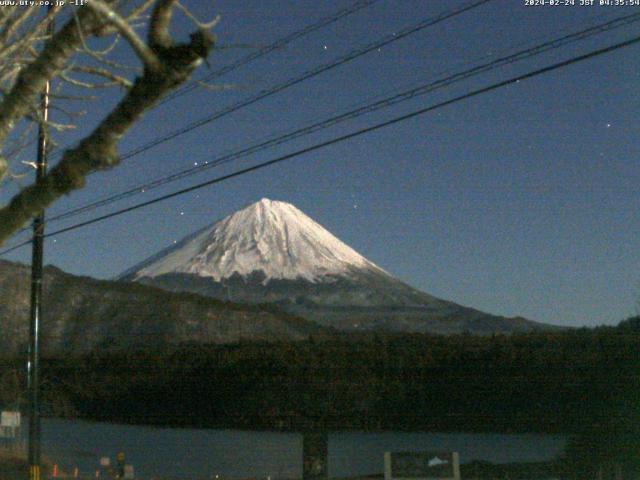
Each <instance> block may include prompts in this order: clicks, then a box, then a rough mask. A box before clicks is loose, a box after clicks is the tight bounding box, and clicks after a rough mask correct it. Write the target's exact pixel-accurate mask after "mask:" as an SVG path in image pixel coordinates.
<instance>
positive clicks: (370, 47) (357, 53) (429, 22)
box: [7, 0, 493, 253]
mask: <svg viewBox="0 0 640 480" xmlns="http://www.w3.org/2000/svg"><path fill="white" fill-rule="evenodd" d="M491 1H493V0H476V1H475V2H472V3H469V4H466V5H465V6H462V7H459V8H456V9H452V10H448V11H446V12H443V13H440V14H439V15H436V16H434V17H428V18H426V19H423V20H422V21H420V22H418V23H417V24H414V25H412V26H409V27H407V28H405V29H403V30H401V31H399V32H396V33H391V34H389V35H386V36H384V37H382V38H381V39H378V40H376V41H374V42H371V43H368V44H366V45H364V46H362V47H360V48H358V49H355V50H352V51H351V52H349V53H347V54H346V55H343V56H341V57H339V58H337V59H335V60H333V61H332V62H329V63H326V64H322V65H320V66H317V67H315V68H313V69H311V70H309V71H307V72H305V73H303V74H302V75H300V76H297V77H293V78H290V79H289V80H286V81H285V82H283V83H281V84H278V85H275V86H272V87H270V88H268V89H264V90H261V91H260V92H258V93H257V94H256V95H254V96H252V97H248V98H246V99H244V100H241V101H240V102H237V103H234V104H232V105H230V106H228V107H226V108H224V109H222V110H219V111H217V112H215V113H213V114H211V115H208V116H207V117H204V118H202V119H200V120H197V121H195V122H192V123H191V124H189V125H187V126H186V127H182V128H180V129H178V130H174V131H173V132H171V133H170V134H167V135H164V136H162V137H159V138H157V139H155V140H152V141H151V142H148V143H146V144H144V145H142V146H139V147H137V148H135V149H133V150H130V151H129V152H127V153H125V154H123V155H122V156H121V157H120V160H127V159H129V158H132V157H134V156H136V155H139V154H140V153H143V152H145V151H147V150H150V149H151V148H153V147H156V146H158V145H160V144H162V143H165V142H168V141H170V140H173V139H174V138H176V137H179V136H181V135H184V134H186V133H188V132H190V131H192V130H195V129H196V128H199V127H201V126H204V125H206V124H208V123H211V122H213V121H215V120H217V119H219V118H221V117H223V116H225V115H228V114H230V113H232V112H235V111H237V110H239V109H241V108H244V107H246V106H249V105H251V104H253V103H256V102H258V101H260V100H262V99H264V98H267V97H270V96H271V95H274V94H276V93H279V92H281V91H283V90H285V89H287V88H289V87H292V86H294V85H297V84H299V83H301V82H304V81H306V80H308V79H310V78H313V77H315V76H317V75H320V74H321V73H324V72H326V71H329V70H331V69H333V68H336V67H338V66H341V65H343V64H346V63H348V62H350V61H352V60H354V59H356V58H359V57H361V56H363V55H365V54H367V53H369V52H371V51H374V50H377V49H378V48H382V47H385V46H387V45H390V44H392V43H394V42H396V41H399V40H401V39H403V38H406V37H408V36H409V35H412V34H414V33H417V32H420V31H422V30H424V29H426V28H428V27H431V26H433V25H436V24H438V23H440V22H443V21H445V20H448V19H450V18H453V17H455V16H457V15H460V14H462V13H465V12H467V11H470V10H473V9H474V8H477V7H480V6H482V5H484V4H485V3H489V2H491ZM56 218H57V219H59V218H60V216H58V217H56ZM21 232H22V230H20V231H18V232H17V233H21ZM19 246H22V245H19ZM19 246H18V247H16V248H19ZM7 253H8V252H7Z"/></svg>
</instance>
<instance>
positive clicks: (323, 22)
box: [54, 0, 380, 159]
mask: <svg viewBox="0 0 640 480" xmlns="http://www.w3.org/2000/svg"><path fill="white" fill-rule="evenodd" d="M379 1H380V0H358V1H357V2H354V3H353V4H352V5H350V6H348V7H346V8H344V9H342V10H339V11H337V12H335V13H333V14H331V15H328V16H326V17H323V18H322V19H320V20H319V21H317V22H316V23H312V24H310V25H307V26H306V27H303V28H302V29H300V30H296V31H295V32H292V33H290V34H289V35H287V36H285V37H282V38H279V39H277V40H276V41H275V42H273V43H271V44H269V45H266V46H264V47H262V48H260V49H258V50H257V51H255V52H253V53H250V54H249V55H246V56H244V57H242V58H240V59H238V60H236V61H235V62H233V63H230V64H228V65H226V66H224V67H221V68H219V69H218V70H215V71H213V72H211V73H209V74H207V76H205V77H204V78H203V79H202V81H209V80H213V79H215V78H218V77H221V76H223V75H226V74H227V73H230V72H232V71H234V70H236V69H238V68H240V67H242V66H244V65H247V64H248V63H251V62H252V61H254V60H257V59H258V58H260V57H263V56H265V55H267V54H269V53H271V52H273V51H274V50H277V49H280V48H282V47H284V46H286V45H288V44H289V43H292V42H293V41H295V40H298V39H300V38H302V37H304V36H306V35H309V34H310V33H313V32H315V31H316V30H319V29H321V28H324V27H326V26H328V25H331V24H332V23H335V22H337V21H338V20H341V19H342V18H344V17H347V16H349V15H351V14H353V13H356V12H358V11H360V10H363V9H365V8H367V7H369V6H371V5H373V4H374V3H377V2H379ZM196 88H198V83H197V82H191V83H189V84H188V85H184V86H182V87H180V88H178V89H177V90H175V91H173V92H172V93H170V94H168V95H167V96H166V97H164V98H163V99H162V100H160V101H159V102H158V103H156V104H155V105H154V106H153V107H152V108H153V109H155V108H158V107H159V106H160V105H163V104H165V103H167V102H169V101H171V100H173V99H175V98H178V97H180V96H182V95H184V94H186V93H189V92H191V91H192V90H194V89H196ZM68 148H70V146H69V145H67V146H65V147H62V148H61V149H59V151H58V152H59V153H58V154H57V155H54V157H55V159H58V158H60V156H61V155H62V153H61V152H64V150H66V149H68Z"/></svg>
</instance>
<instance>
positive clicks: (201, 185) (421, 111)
mask: <svg viewBox="0 0 640 480" xmlns="http://www.w3.org/2000/svg"><path fill="white" fill-rule="evenodd" d="M638 42H640V36H639V37H634V38H632V39H630V40H626V41H624V42H620V43H616V44H614V45H611V46H608V47H604V48H600V49H597V50H593V51H591V52H589V53H586V54H583V55H580V56H577V57H573V58H570V59H568V60H564V61H561V62H558V63H554V64H553V65H550V66H547V67H543V68H539V69H537V70H533V71H531V72H528V73H525V74H522V75H518V76H515V77H511V78H509V79H507V80H503V81H501V82H497V83H494V84H492V85H489V86H487V87H483V88H479V89H476V90H472V91H471V92H468V93H465V94H463V95H459V96H457V97H454V98H452V99H449V100H446V101H443V102H440V103H437V104H434V105H430V106H428V107H425V108H421V109H419V110H415V111H413V112H411V113H408V114H405V115H401V116H398V117H395V118H393V119H391V120H387V121H385V122H381V123H377V124H375V125H373V126H370V127H366V128H363V129H360V130H357V131H355V132H352V133H348V134H346V135H342V136H340V137H336V138H333V139H331V140H328V141H325V142H321V143H318V144H315V145H312V146H310V147H307V148H303V149H301V150H297V151H295V152H293V153H289V154H286V155H282V156H280V157H277V158H274V159H272V160H269V161H266V162H262V163H259V164H257V165H253V166H251V167H247V168H244V169H241V170H237V171H235V172H233V173H230V174H227V175H223V176H220V177H216V178H213V179H211V180H207V181H206V182H202V183H199V184H196V185H193V186H191V187H187V188H184V189H181V190H178V191H175V192H172V193H170V194H167V195H163V196H161V197H158V198H155V199H153V200H148V201H146V202H141V203H138V204H136V205H133V206H130V207H127V208H123V209H121V210H117V211H115V212H111V213H109V214H106V215H102V216H99V217H96V218H93V219H91V220H87V221H84V222H80V223H77V224H75V225H71V226H69V227H66V228H62V229H59V230H56V231H54V232H51V233H48V234H47V235H45V238H48V237H54V236H57V235H60V234H62V233H66V232H70V231H72V230H76V229H79V228H82V227H85V226H88V225H91V224H94V223H97V222H101V221H103V220H106V219H108V218H112V217H116V216H119V215H122V214H124V213H128V212H131V211H134V210H138V209H140V208H143V207H146V206H149V205H152V204H154V203H158V202H161V201H163V200H168V199H170V198H173V197H177V196H180V195H183V194H186V193H189V192H192V191H194V190H199V189H201V188H204V187H207V186H209V185H213V184H216V183H220V182H223V181H225V180H229V179H231V178H235V177H239V176H241V175H244V174H247V173H250V172H254V171H257V170H261V169H263V168H266V167H269V166H271V165H275V164H277V163H281V162H284V161H286V160H290V159H293V158H296V157H299V156H302V155H305V154H307V153H311V152H314V151H316V150H320V149H322V148H325V147H328V146H331V145H335V144H337V143H341V142H344V141H346V140H350V139H352V138H355V137H358V136H360V135H364V134H366V133H370V132H373V131H376V130H380V129H382V128H385V127H388V126H391V125H395V124H397V123H400V122H403V121H406V120H409V119H412V118H414V117H418V116H420V115H424V114H426V113H429V112H431V111H434V110H437V109H440V108H443V107H446V106H449V105H453V104H455V103H458V102H461V101H463V100H467V99H469V98H473V97H476V96H479V95H483V94H486V93H489V92H492V91H494V90H497V89H499V88H502V87H506V86H508V85H512V84H514V83H516V82H519V81H522V80H527V79H529V78H533V77H537V76H539V75H542V74H545V73H548V72H551V71H554V70H558V69H560V68H564V67H567V66H569V65H573V64H575V63H578V62H582V61H585V60H588V59H591V58H594V57H597V56H600V55H604V54H606V53H609V52H613V51H615V50H618V49H621V48H624V47H628V46H631V45H634V44H636V43H638ZM28 243H30V242H25V243H24V244H23V245H26V244H28ZM20 246H22V245H20ZM16 248H18V246H16V247H13V248H12V250H14V249H16ZM5 253H8V252H7V251H6V250H5V251H2V252H0V256H2V255H4V254H5Z"/></svg>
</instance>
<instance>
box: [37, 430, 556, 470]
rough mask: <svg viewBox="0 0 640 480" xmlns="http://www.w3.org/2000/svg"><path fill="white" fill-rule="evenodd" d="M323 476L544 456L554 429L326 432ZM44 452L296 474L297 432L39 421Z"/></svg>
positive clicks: (549, 453)
mask: <svg viewBox="0 0 640 480" xmlns="http://www.w3.org/2000/svg"><path fill="white" fill-rule="evenodd" d="M328 439H329V476H330V477H346V476H353V475H366V474H372V473H382V471H383V454H384V452H385V451H420V450H453V451H458V452H460V461H461V462H462V463H464V462H469V461H471V460H486V461H491V462H496V463H503V462H516V461H541V460H549V459H552V458H553V457H554V456H556V455H558V454H560V453H561V452H562V451H563V449H564V447H565V444H566V438H565V437H564V436H560V435H534V434H526V435H503V434H467V433H447V434H442V433H393V432H388V433H344V432H339V433H331V434H329V437H328ZM42 451H43V454H44V455H45V456H46V457H48V458H49V459H51V460H52V461H54V462H55V463H58V465H59V466H60V467H61V468H64V469H65V470H67V471H70V470H71V469H73V468H75V467H76V466H77V467H78V468H79V470H80V473H81V474H82V473H85V474H90V473H91V472H95V470H96V468H97V466H98V463H99V459H100V457H102V456H109V457H111V458H112V461H113V458H114V457H115V455H116V453H117V452H118V451H124V452H125V453H126V456H127V460H126V463H130V464H132V465H134V467H135V471H136V475H137V476H139V477H143V478H150V477H152V476H161V477H175V478H191V479H193V478H209V479H210V478H212V477H213V478H215V475H220V476H231V477H240V478H247V477H263V478H264V477H267V476H271V477H272V478H300V477H301V476H302V436H301V435H299V434H294V433H276V432H251V431H240V430H206V429H186V428H157V427H145V426H130V425H117V424H110V423H100V422H87V421H77V420H59V419H43V421H42Z"/></svg>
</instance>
